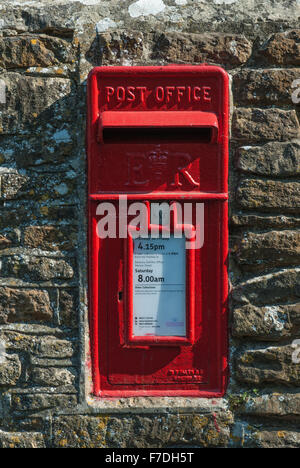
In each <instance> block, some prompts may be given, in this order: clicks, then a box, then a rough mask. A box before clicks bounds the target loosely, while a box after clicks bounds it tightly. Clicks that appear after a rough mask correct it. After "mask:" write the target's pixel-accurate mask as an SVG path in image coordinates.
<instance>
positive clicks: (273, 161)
mask: <svg viewBox="0 0 300 468" xmlns="http://www.w3.org/2000/svg"><path fill="white" fill-rule="evenodd" d="M237 168H238V169H239V170H241V171H243V172H247V173H250V174H258V175H263V176H271V177H292V176H293V177H296V176H297V175H298V174H300V143H278V142H274V143H267V144H266V145H263V146H249V147H243V148H240V149H239V158H238V161H237Z"/></svg>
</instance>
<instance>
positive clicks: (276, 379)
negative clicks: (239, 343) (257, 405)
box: [236, 346, 300, 386]
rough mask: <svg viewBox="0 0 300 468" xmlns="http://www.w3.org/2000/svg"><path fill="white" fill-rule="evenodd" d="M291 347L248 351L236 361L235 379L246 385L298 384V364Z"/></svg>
mask: <svg viewBox="0 0 300 468" xmlns="http://www.w3.org/2000/svg"><path fill="white" fill-rule="evenodd" d="M293 353H294V349H293V347H292V346H280V347H270V348H261V349H250V350H246V351H245V352H242V353H241V356H240V357H239V358H237V359H236V361H237V362H236V378H237V379H238V380H239V381H241V382H245V383H248V384H255V385H263V384H270V383H273V384H282V385H296V386H298V385H299V384H300V364H297V363H295V362H293V358H292V356H293Z"/></svg>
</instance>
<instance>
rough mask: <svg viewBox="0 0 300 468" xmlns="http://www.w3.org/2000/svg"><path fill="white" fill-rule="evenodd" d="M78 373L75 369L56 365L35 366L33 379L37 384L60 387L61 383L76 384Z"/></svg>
mask: <svg viewBox="0 0 300 468" xmlns="http://www.w3.org/2000/svg"><path fill="white" fill-rule="evenodd" d="M75 379H76V375H75V373H74V371H73V370H72V371H70V370H68V369H60V368H55V367H35V368H34V369H33V371H32V376H31V380H32V382H33V383H34V384H35V385H40V386H42V387H44V386H45V387H47V386H50V387H59V386H61V385H74V382H75Z"/></svg>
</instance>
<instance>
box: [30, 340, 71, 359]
mask: <svg viewBox="0 0 300 468" xmlns="http://www.w3.org/2000/svg"><path fill="white" fill-rule="evenodd" d="M34 354H36V355H38V356H39V357H47V358H60V359H64V358H69V357H72V356H73V354H74V348H73V345H72V342H71V341H68V340H60V339H57V338H55V337H54V336H46V337H41V338H39V339H38V340H37V342H36V346H35V348H34Z"/></svg>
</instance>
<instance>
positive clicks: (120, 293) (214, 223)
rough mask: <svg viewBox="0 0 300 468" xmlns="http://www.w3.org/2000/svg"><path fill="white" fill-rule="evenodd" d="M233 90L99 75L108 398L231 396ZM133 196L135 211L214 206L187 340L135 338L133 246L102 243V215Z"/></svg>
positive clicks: (95, 296)
mask: <svg viewBox="0 0 300 468" xmlns="http://www.w3.org/2000/svg"><path fill="white" fill-rule="evenodd" d="M228 89H229V85H228V76H227V74H226V72H225V71H224V70H222V69H221V68H218V67H211V66H206V65H202V66H167V67H99V68H95V69H94V70H93V71H92V72H91V74H90V76H89V80H88V124H87V153H88V181H89V188H88V190H89V320H90V336H91V354H92V367H93V385H94V394H95V395H96V396H101V397H109V398H111V397H130V396H139V395H143V396H145V395H149V396H189V397H199V396H202V397H218V396H222V395H223V394H224V392H225V389H226V383H227V378H228V363H227V296H228V277H227V256H228V212H227V208H228V207H227V203H228V185H227V178H228V126H229V95H228ZM121 194H123V195H124V194H126V195H127V200H128V205H130V204H131V203H134V202H135V201H145V203H146V205H147V206H148V210H149V207H150V206H151V203H152V202H157V201H161V202H164V201H166V202H168V203H172V202H174V201H177V203H179V204H181V205H183V204H184V203H185V202H190V203H193V204H194V205H195V204H196V203H197V202H198V203H204V245H203V246H202V247H201V248H199V249H197V250H189V251H188V250H187V251H186V274H187V278H186V323H187V333H186V337H176V336H175V337H174V336H172V337H166V336H163V337H157V336H152V337H151V336H150V337H148V336H147V337H142V338H141V337H134V336H133V333H132V320H133V319H132V317H133V314H132V294H133V292H132V290H133V285H132V255H133V254H132V252H133V243H132V239H131V237H130V236H129V238H128V239H120V238H118V237H117V238H116V239H109V238H107V239H99V238H98V236H97V234H96V227H97V223H98V221H99V216H97V214H96V209H97V205H98V204H99V203H100V202H103V201H109V202H111V203H113V204H114V205H115V206H116V208H117V206H118V199H119V195H121ZM196 222H197V220H196V219H193V224H192V226H191V229H194V228H195V226H196ZM182 228H183V226H182ZM160 229H163V228H162V227H161V228H160Z"/></svg>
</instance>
